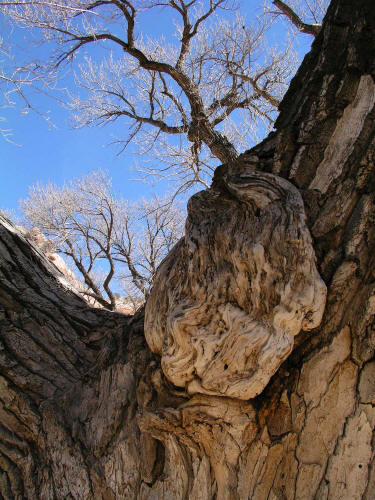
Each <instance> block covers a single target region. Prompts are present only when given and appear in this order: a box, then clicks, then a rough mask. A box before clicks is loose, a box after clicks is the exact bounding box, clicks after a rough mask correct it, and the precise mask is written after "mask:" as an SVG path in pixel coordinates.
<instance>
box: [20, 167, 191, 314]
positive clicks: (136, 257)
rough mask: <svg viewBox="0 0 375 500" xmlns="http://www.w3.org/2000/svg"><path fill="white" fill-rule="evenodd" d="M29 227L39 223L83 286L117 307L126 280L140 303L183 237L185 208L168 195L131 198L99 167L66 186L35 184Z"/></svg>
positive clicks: (27, 211)
mask: <svg viewBox="0 0 375 500" xmlns="http://www.w3.org/2000/svg"><path fill="white" fill-rule="evenodd" d="M21 209H22V211H23V213H24V215H25V217H26V225H27V227H33V226H35V227H37V228H38V229H40V230H41V231H42V233H43V234H44V235H45V236H46V237H47V240H48V241H49V242H50V243H53V245H54V246H55V249H56V251H57V252H58V253H60V254H62V255H63V256H65V257H67V258H68V259H69V261H70V262H71V263H72V264H73V266H74V268H75V270H76V271H78V273H79V276H80V277H81V279H82V281H83V282H84V284H85V287H86V288H85V289H84V290H81V291H82V293H83V294H84V295H85V296H86V297H87V298H91V299H94V301H96V302H97V303H98V304H99V305H101V306H103V307H105V308H107V309H110V310H113V309H115V308H116V302H117V301H118V297H117V295H116V293H115V291H114V290H115V289H114V286H116V285H117V287H119V286H121V288H122V289H123V291H124V292H125V296H126V298H128V299H134V300H135V301H136V302H137V303H138V305H139V302H141V303H142V300H141V301H140V298H142V299H143V300H144V299H145V298H146V297H147V295H148V293H149V289H150V287H151V285H152V281H153V279H154V276H155V273H156V269H157V266H158V265H159V263H160V262H161V260H162V259H163V258H164V257H165V256H166V254H167V253H168V252H169V251H170V250H171V248H172V247H173V246H174V245H175V244H176V243H177V241H178V240H179V239H180V237H181V235H182V232H183V212H182V210H181V209H179V208H178V206H177V205H176V203H172V202H171V201H170V200H168V199H167V197H157V196H155V197H154V198H153V199H151V200H141V201H139V202H137V203H128V202H126V201H125V200H123V199H121V198H119V197H117V196H116V194H115V192H114V189H113V187H112V183H111V179H110V178H109V177H108V175H107V174H106V173H105V172H102V171H96V172H92V173H91V174H89V175H87V176H84V177H81V178H78V179H74V180H73V181H71V182H70V183H68V184H65V185H64V186H62V187H58V186H56V185H54V184H52V183H50V184H47V185H45V186H42V185H39V184H37V185H35V186H32V187H31V188H30V190H29V196H28V198H26V199H24V200H23V201H22V202H21Z"/></svg>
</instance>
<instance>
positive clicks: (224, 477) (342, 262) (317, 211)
mask: <svg viewBox="0 0 375 500" xmlns="http://www.w3.org/2000/svg"><path fill="white" fill-rule="evenodd" d="M374 33H375V11H374V8H373V2H372V0H358V1H357V2H355V3H354V2H351V1H349V0H334V1H333V2H332V5H331V6H330V9H329V11H328V14H327V17H326V20H325V22H324V23H323V26H322V28H321V30H320V32H319V34H318V36H317V37H316V39H315V42H314V44H313V48H312V51H311V52H310V53H309V54H308V55H307V56H306V58H305V60H304V62H303V64H302V66H301V68H300V70H299V72H298V74H297V76H296V77H295V79H294V80H293V82H292V84H291V87H290V89H289V91H288V93H287V95H286V96H285V99H284V100H283V102H282V103H281V106H280V107H281V113H280V117H279V119H278V121H277V123H276V131H275V132H274V133H272V134H271V135H270V136H269V137H268V138H267V139H266V140H265V141H263V142H262V143H261V144H260V145H258V146H257V147H255V148H253V149H252V150H250V151H248V152H247V153H245V154H244V155H242V156H241V157H240V158H239V160H238V162H236V163H232V164H230V165H229V166H225V165H224V166H222V167H220V168H218V169H217V172H216V174H215V179H214V183H213V187H212V189H211V190H209V191H208V192H206V193H205V194H200V195H199V196H198V197H195V198H194V200H193V201H192V208H191V210H192V211H191V212H190V222H189V223H188V234H190V239H191V235H192V233H191V232H190V233H189V231H190V230H192V229H194V231H197V230H201V231H202V234H203V229H204V227H203V226H204V224H205V220H206V217H201V218H199V217H198V216H197V217H196V216H195V215H194V214H198V213H199V210H200V208H199V207H201V209H202V211H204V210H203V208H205V207H206V208H207V200H210V199H211V197H215V196H216V197H220V200H222V201H220V205H215V208H214V211H213V212H214V213H213V214H212V220H211V219H209V221H208V222H209V227H210V228H212V227H214V220H217V221H220V220H221V218H222V219H225V218H226V219H227V220H229V219H230V217H238V218H241V217H242V218H243V219H245V218H246V217H247V218H249V217H250V216H255V210H256V203H255V205H254V206H253V205H251V204H247V205H246V203H244V202H243V200H241V199H239V198H238V196H239V195H238V193H237V194H234V192H233V189H234V188H233V186H232V188H231V184H230V182H232V181H230V179H232V180H234V184H235V185H237V184H238V183H239V179H241V175H242V178H243V176H244V175H245V173H246V172H247V173H246V177H247V178H248V177H249V171H251V172H253V171H255V170H256V171H263V172H265V173H266V174H267V173H269V174H271V175H272V176H278V177H275V178H273V177H267V178H268V179H271V178H272V179H275V185H276V184H277V183H278V182H283V181H281V180H280V181H279V179H280V178H281V177H283V178H284V179H288V180H289V181H290V182H291V183H292V184H293V185H294V186H295V187H296V188H297V189H298V191H299V193H300V195H301V197H302V199H303V201H304V210H305V213H306V221H307V227H308V229H309V230H310V233H311V236H312V238H313V243H312V247H311V248H313V249H314V251H315V254H316V258H317V269H318V271H319V273H320V275H321V277H322V278H323V280H324V282H325V284H326V285H327V302H326V305H325V309H324V315H323V318H322V321H321V323H320V325H319V326H317V325H318V323H319V321H317V322H316V323H314V324H313V326H314V329H313V330H310V331H307V329H306V331H304V330H303V328H302V330H301V331H300V332H299V333H298V335H296V336H295V337H294V346H293V350H292V352H291V353H290V354H289V356H288V357H286V358H284V357H282V358H280V360H279V361H278V362H277V363H276V366H275V368H274V369H273V370H272V373H273V375H272V377H271V379H270V380H269V382H268V384H267V385H266V386H265V387H264V388H263V387H262V389H261V392H260V393H259V394H258V395H257V396H256V397H253V398H252V399H249V400H241V399H239V398H240V397H241V396H239V395H238V394H235V395H231V397H228V396H227V395H225V391H224V393H222V392H221V394H222V395H220V396H219V395H210V394H201V393H199V391H198V392H197V393H194V394H191V393H192V392H195V391H190V394H189V392H188V391H187V390H186V389H187V387H186V386H185V385H184V384H179V385H184V386H183V387H178V386H175V385H173V383H172V382H173V381H174V382H175V380H174V379H173V380H172V382H171V381H169V380H168V377H169V378H171V379H172V378H173V377H170V375H168V370H165V365H164V364H163V362H162V360H161V359H160V356H159V354H158V353H159V352H161V353H162V354H163V349H164V347H163V342H164V339H167V340H168V336H165V337H164V336H163V335H164V334H165V332H164V333H163V335H162V336H161V337H160V338H159V340H155V341H153V340H152V339H151V340H150V338H149V341H150V345H151V347H152V349H153V350H154V351H156V353H155V354H153V353H152V352H151V350H150V349H149V347H148V346H147V344H146V341H145V336H144V331H143V313H142V312H141V313H139V314H138V315H137V316H136V317H133V318H130V317H127V316H124V315H121V314H117V313H112V312H109V311H103V310H98V309H93V308H90V307H88V306H87V304H85V302H84V301H83V300H81V299H80V298H79V297H78V296H77V295H75V294H74V292H73V291H69V290H68V289H67V285H66V283H64V282H63V277H62V275H61V274H60V273H59V272H58V270H57V269H56V268H55V267H54V266H53V264H52V263H51V262H48V261H47V260H46V259H45V258H44V257H43V256H42V255H41V254H40V253H39V251H38V250H37V249H36V248H35V247H33V246H32V245H30V244H29V243H28V242H27V241H26V240H25V239H24V238H23V237H22V235H20V234H19V233H17V231H16V229H15V228H13V227H12V226H11V225H10V224H9V223H7V222H6V221H5V220H2V221H1V224H0V346H1V347H0V493H1V496H2V497H3V498H6V499H13V498H17V499H18V498H30V499H34V498H41V499H50V498H51V499H52V498H57V499H60V498H61V499H62V498H75V499H90V498H93V499H100V498H103V499H117V498H129V499H131V498H137V499H144V500H146V499H158V498H161V499H173V500H177V499H194V500H195V499H202V500H203V499H204V500H206V499H209V498H216V499H221V500H223V499H240V500H242V499H247V498H249V499H250V498H251V499H256V500H263V499H276V498H277V499H283V498H286V499H296V500H297V499H298V500H301V499H306V500H308V499H313V498H319V499H332V500H333V499H337V498H340V499H348V500H353V499H363V500H372V499H373V498H374V491H375V466H374V437H373V436H374V434H373V430H374V426H375V382H374V380H375V379H374V373H375V368H374V353H375V333H374V315H375V284H374V283H375V276H374V271H373V270H374V264H375V225H374V219H375V195H374V192H375V190H374V187H375V176H374V171H375V168H374V158H375V120H374V118H375V107H374V104H375V102H374V98H373V90H374V76H375V36H374ZM251 175H252V174H251ZM262 175H264V174H257V176H258V177H257V178H258V179H259V178H261V176H262ZM246 182H247V181H246ZM231 189H232V191H231ZM241 189H242V187H241ZM292 190H293V188H292ZM271 191H272V190H271ZM261 198H262V197H261ZM227 202H228V203H229V202H230V204H227ZM274 203H275V200H272V202H271V205H272V204H274ZM277 203H279V202H278V201H276V205H277ZM245 205H246V207H250V208H248V209H246V210H248V212H246V210H245V211H244V208H245ZM250 205H251V206H250ZM271 205H270V206H271ZM276 205H272V206H273V207H275V206H276ZM220 207H221V208H220ZM234 207H236V208H234ZM258 208H259V207H258ZM283 209H285V206H283ZM266 212H267V207H266V208H265V207H264V205H263V206H262V208H261V211H260V213H259V214H260V215H259V217H260V220H262V217H265V213H266ZM193 216H194V217H195V219H194V221H192V220H191V218H192V217H193ZM198 219H199V220H198ZM195 224H197V225H196V226H195ZM235 226H236V224H234V222H231V227H233V228H234V227H235ZM238 227H239V228H240V229H241V228H242V229H243V228H244V227H247V226H246V225H245V226H244V225H241V224H238ZM297 227H298V225H297ZM189 228H190V229H189ZM197 228H198V229H197ZM302 229H303V227H302ZM233 230H234V229H233ZM303 231H304V230H303ZM303 231H302V232H303ZM217 232H218V231H217ZM214 234H216V233H212V236H213V235H214ZM280 234H281V233H280ZM304 234H305V239H304V240H303V241H304V248H305V249H306V248H307V247H308V245H307V244H306V241H308V239H309V238H310V237H309V236H307V235H308V231H307V229H306V231H305V233H304ZM231 238H232V239H234V240H236V241H237V240H238V241H240V240H241V238H243V235H242V233H241V234H239V235H237V236H236V235H234V234H233V236H232V235H231ZM188 239H189V238H187V240H186V241H188ZM199 241H200V242H201V243H200V246H199V252H201V254H202V255H203V254H204V249H203V247H202V240H199ZM209 243H210V245H211V244H212V246H211V248H216V247H215V245H213V243H215V244H216V243H217V242H216V241H215V242H214V241H210V242H209ZM283 243H285V242H283V241H281V242H280V244H278V242H277V240H276V239H275V241H271V242H270V243H269V245H271V246H272V244H275V247H276V248H277V246H279V247H280V252H281V254H282V252H283V250H282V249H283ZM263 244H264V245H265V243H264V242H263ZM183 245H186V243H180V244H179V246H178V247H177V248H176V249H175V250H174V252H175V253H174V254H172V257H171V258H169V259H170V260H168V261H166V262H165V263H164V264H163V266H169V268H170V271H168V272H169V273H170V274H169V276H170V277H172V276H173V272H175V271H176V268H174V267H173V266H175V265H177V263H178V262H179V263H180V264H179V265H182V264H181V261H179V260H178V259H175V261H174V260H173V256H174V255H176V253H178V252H181V251H182V250H181V247H182V246H183ZM285 245H286V243H285ZM306 245H307V246H306ZM217 248H219V250H218V256H217V261H216V262H220V259H221V258H223V262H224V260H225V259H226V261H229V260H230V259H229V257H231V258H232V255H230V252H231V250H230V249H229V248H227V249H226V250H225V252H226V255H222V253H221V252H222V249H221V248H220V245H219V246H218V247H217ZM269 248H270V247H269ZM186 251H187V250H186ZM199 252H198V253H199ZM273 253H274V252H273ZM307 253H309V252H307ZM195 255H198V254H196V253H195V252H194V253H193V256H192V257H193V258H194V257H195ZM205 255H207V254H205ZM276 257H277V256H276ZM297 260H298V259H297ZM298 262H300V263H302V262H305V261H304V260H303V259H302V260H301V261H298ZM308 262H314V258H313V255H312V259H310V260H308ZM246 265H250V264H249V263H248V261H246ZM215 266H216V268H218V267H219V266H218V264H215ZM314 266H315V264H314ZM302 267H303V266H302ZM311 269H312V273H313V272H314V271H313V268H311ZM182 271H184V272H185V271H186V270H184V269H181V272H182ZM193 271H194V269H192V271H191V272H193ZM160 272H162V271H160ZM206 272H207V267H206V265H205V266H203V268H202V269H201V270H200V269H199V267H198V266H197V269H196V273H195V275H194V273H193V276H194V279H195V280H196V281H197V283H198V282H199V279H201V280H202V283H201V285H202V286H203V287H204V286H206V284H207V283H206V282H207V275H206V274H205V273H206ZM213 272H216V269H214V270H213ZM292 274H293V273H291V275H292ZM307 275H309V273H307ZM177 278H179V275H178V274H177V275H176V279H177ZM170 279H171V278H170ZM189 279H190V278H189ZM212 279H213V282H214V283H215V279H216V277H215V275H213V276H212ZM232 279H233V277H232ZM310 279H311V275H310ZM287 281H288V280H286V282H287ZM241 283H242V282H241ZM173 286H174V282H173V280H172V279H171V281H170V283H168V289H167V290H164V291H163V293H164V294H165V295H163V296H168V294H172V293H173V292H172V289H173ZM220 286H221V285H220ZM245 288H246V287H245ZM242 289H243V285H242V284H241V285H240V286H239V287H238V297H237V298H236V301H237V305H235V306H234V307H238V304H240V302H239V297H241V290H242ZM249 290H250V291H251V290H253V287H251V286H250V288H249V289H248V291H247V293H246V294H244V295H243V298H242V299H241V300H242V301H243V309H244V310H246V307H248V308H247V310H246V314H248V313H249V312H250V310H251V307H250V304H253V303H255V302H254V300H255V299H254V300H253V299H252V300H253V302H251V301H250V299H249V295H250V296H251V293H250V292H249ZM231 293H233V291H232V289H230V290H229V291H228V294H229V295H228V299H229V301H228V303H232V297H231V296H230V294H231ZM191 294H194V289H193V288H191ZM163 300H164V299H163ZM168 300H169V299H168ZM246 300H248V306H246V304H245V303H246ZM269 301H270V302H269ZM268 302H269V303H270V304H272V293H271V292H269V293H265V295H264V297H263V298H262V307H265V308H267V304H268ZM219 306H220V304H219ZM274 306H275V307H277V301H276V302H275V303H274ZM167 307H169V303H168V304H166V303H164V302H163V301H161V303H160V304H159V305H154V306H152V304H150V309H149V310H148V312H147V314H148V318H147V322H151V323H153V322H156V323H157V322H158V321H165V320H162V319H161V317H162V316H159V315H160V314H162V313H163V308H167ZM241 307H242V306H241ZM269 309H270V310H272V307H271V306H270V307H269ZM307 309H308V308H307ZM194 319H195V321H196V322H197V327H199V326H200V321H201V318H200V316H199V315H197V317H196V318H194ZM301 325H302V323H301ZM234 330H236V332H237V328H235V329H234ZM234 333H235V332H234ZM237 334H238V332H237ZM151 337H152V335H151ZM152 342H155V346H156V345H158V346H161V349H159V347H157V348H156V347H155V348H154V347H153V344H152ZM158 343H159V344H158ZM235 355H236V353H233V357H234V356H235ZM281 361H282V364H281V366H278V365H279V362H281ZM188 364H189V363H188ZM224 364H225V363H224ZM187 368H189V366H188V367H187ZM257 368H260V369H263V368H264V369H267V367H263V366H262V365H261V366H259V367H257ZM228 369H229V364H228ZM163 370H165V371H166V375H167V377H166V376H165V373H164V371H163ZM187 371H188V370H187ZM224 371H225V370H224ZM220 376H221V377H222V378H221V379H220V380H221V382H220V384H221V386H222V384H225V383H226V382H225V375H224V373H222V372H221V375H220ZM223 377H224V378H223ZM245 378H246V377H245ZM221 386H220V387H221ZM227 387H228V390H230V387H231V385H230V383H228V384H227ZM200 392H202V391H200ZM218 392H219V393H220V391H218ZM256 392H257V391H256Z"/></svg>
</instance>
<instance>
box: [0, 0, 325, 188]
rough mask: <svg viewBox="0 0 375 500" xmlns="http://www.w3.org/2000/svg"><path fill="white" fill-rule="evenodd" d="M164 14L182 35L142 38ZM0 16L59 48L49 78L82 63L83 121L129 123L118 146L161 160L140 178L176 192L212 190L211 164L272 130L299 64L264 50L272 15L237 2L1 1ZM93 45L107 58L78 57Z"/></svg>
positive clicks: (286, 53)
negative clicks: (251, 12) (250, 16)
mask: <svg viewBox="0 0 375 500" xmlns="http://www.w3.org/2000/svg"><path fill="white" fill-rule="evenodd" d="M314 2H318V0H314ZM318 3H319V2H318ZM280 5H281V4H280ZM280 5H278V7H279V8H280ZM283 5H284V4H283ZM160 8H165V9H167V10H168V11H169V12H170V15H171V22H173V21H175V22H176V29H177V33H176V35H177V36H176V37H173V38H170V39H167V40H155V39H152V38H150V37H148V35H147V33H143V32H142V12H143V11H144V10H153V11H155V15H157V13H158V9H160ZM223 10H225V11H226V14H227V15H226V17H225V18H224V17H223V16H221V17H220V16H219V13H220V11H223ZM0 11H1V12H2V13H3V14H5V15H6V16H8V18H10V19H13V21H14V22H16V23H17V24H18V25H20V26H24V27H25V26H26V27H30V28H34V29H35V28H36V29H38V30H39V31H40V32H41V33H43V37H44V40H45V41H47V42H48V43H49V44H51V43H52V44H54V46H55V48H56V54H55V56H54V57H53V58H52V60H49V61H48V63H46V62H45V61H44V63H43V64H42V63H39V66H38V68H39V69H40V68H42V67H44V69H45V70H46V71H47V73H48V74H51V72H56V71H58V69H59V68H60V67H61V66H62V65H63V63H66V62H67V61H73V60H74V59H75V58H78V60H79V61H78V64H77V67H76V70H77V84H78V85H79V86H80V87H81V88H82V89H83V92H81V93H80V94H79V95H76V96H73V97H72V99H71V107H72V109H73V113H74V115H75V119H76V122H77V124H78V125H93V124H105V123H109V122H112V121H115V120H118V119H120V118H121V119H124V121H125V123H126V124H127V125H128V126H129V130H130V133H129V135H128V137H127V138H125V139H124V138H120V139H119V142H120V143H121V145H122V147H123V148H125V147H126V146H127V144H128V143H129V142H130V141H135V142H136V143H137V146H138V149H139V152H140V153H141V154H144V153H146V152H150V151H152V152H153V155H154V156H155V157H156V160H157V162H158V163H159V165H158V166H157V167H154V166H153V165H152V166H151V167H150V166H149V165H147V164H142V165H141V166H140V170H141V172H143V174H144V175H150V174H152V175H157V176H163V177H166V176H168V177H170V178H173V179H174V180H175V181H176V182H177V186H178V190H179V191H183V190H187V189H189V187H190V186H191V185H193V184H195V183H198V184H201V185H203V186H204V187H207V186H208V184H209V180H210V179H211V176H212V172H213V168H214V162H213V161H212V160H213V158H215V159H219V160H220V161H221V162H222V163H228V162H231V161H234V160H235V159H236V158H237V156H238V151H239V150H241V149H242V150H243V149H244V148H245V145H246V144H249V135H252V136H253V139H254V136H256V133H257V130H258V129H259V127H260V128H262V130H264V129H266V130H267V129H269V128H270V127H271V128H272V124H273V121H274V119H275V116H276V115H275V111H276V108H277V106H278V103H279V102H280V99H281V97H282V95H283V94H284V92H285V90H286V88H287V84H288V82H289V80H290V77H291V75H292V74H293V73H294V70H295V68H296V62H297V61H296V58H295V56H294V52H293V50H292V49H293V47H292V44H289V43H281V44H280V46H279V47H274V48H268V49H267V47H266V45H267V33H268V32H269V30H270V29H271V28H272V24H273V19H274V18H273V17H272V16H268V17H267V16H260V17H259V18H258V19H257V20H256V21H254V22H253V23H252V24H251V23H250V22H249V21H248V20H245V19H244V18H242V17H241V16H240V14H239V13H238V12H236V9H235V5H234V2H233V1H231V0H209V1H198V0H193V1H186V0H168V1H163V2H159V1H148V2H144V1H143V0H135V1H122V0H121V1H120V0H105V1H104V0H101V1H88V0H85V1H84V0H70V1H69V2H64V3H59V2H55V1H54V0H44V1H39V0H32V1H27V2H26V1H21V2H19V1H15V0H14V1H9V2H0ZM290 12H292V10H291V9H290ZM229 13H231V16H229ZM296 15H297V14H296ZM297 17H298V16H297ZM138 18H139V19H140V23H141V24H140V28H138V25H137V20H138ZM305 31H306V30H305ZM93 44H95V45H100V46H102V47H105V48H106V51H105V54H104V57H103V58H102V59H100V57H99V56H98V52H97V53H96V54H95V57H90V56H89V55H85V57H84V58H82V57H81V52H83V50H85V51H86V50H88V48H89V47H90V45H93ZM108 49H109V51H108ZM263 133H264V132H263ZM163 165H164V166H163Z"/></svg>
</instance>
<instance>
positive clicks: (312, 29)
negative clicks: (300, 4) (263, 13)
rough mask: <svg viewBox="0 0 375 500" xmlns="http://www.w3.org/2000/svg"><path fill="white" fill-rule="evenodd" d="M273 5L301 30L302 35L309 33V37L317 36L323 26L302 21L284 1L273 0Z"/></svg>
mask: <svg viewBox="0 0 375 500" xmlns="http://www.w3.org/2000/svg"><path fill="white" fill-rule="evenodd" d="M273 4H274V5H275V6H276V7H277V8H278V9H279V10H280V11H281V12H282V14H284V16H286V17H287V18H288V19H289V21H290V22H291V23H292V24H293V25H294V26H295V27H296V28H297V29H298V30H299V31H301V33H307V34H308V35H313V36H317V35H318V33H319V31H320V29H321V26H320V25H319V24H307V23H304V22H303V21H302V19H301V18H300V17H299V16H298V15H297V14H296V13H295V12H294V10H293V9H291V8H290V7H289V5H287V4H286V3H284V2H282V0H273Z"/></svg>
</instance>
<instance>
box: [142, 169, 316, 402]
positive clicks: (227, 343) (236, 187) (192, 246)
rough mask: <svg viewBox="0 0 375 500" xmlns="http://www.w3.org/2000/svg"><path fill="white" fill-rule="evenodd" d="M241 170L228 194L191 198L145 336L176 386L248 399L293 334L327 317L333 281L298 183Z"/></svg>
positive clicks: (228, 182) (229, 178)
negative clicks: (323, 270) (319, 263)
mask: <svg viewBox="0 0 375 500" xmlns="http://www.w3.org/2000/svg"><path fill="white" fill-rule="evenodd" d="M238 168H239V169H240V170H241V173H238V174H230V175H229V174H228V175H225V176H224V178H223V179H222V182H221V191H219V190H215V189H211V190H207V191H202V192H200V193H198V194H196V195H195V196H193V197H192V198H191V200H190V201H189V205H188V219H187V222H186V236H185V238H184V239H182V240H181V241H180V243H179V244H178V245H177V247H176V248H175V249H174V250H173V251H172V252H171V253H170V255H169V256H168V257H167V258H166V259H165V260H164V262H163V264H162V265H161V266H160V268H159V271H158V273H157V276H156V280H155V284H154V287H153V289H152V292H151V295H150V298H149V300H148V302H147V305H146V311H145V335H146V339H147V342H148V345H149V346H150V348H151V350H152V351H153V352H155V353H157V354H159V355H161V365H162V369H163V372H164V374H165V375H166V377H167V378H168V379H169V380H170V381H171V382H172V383H173V384H174V385H176V386H178V387H182V388H186V389H187V391H188V393H190V394H194V393H203V394H211V395H217V396H229V397H234V398H239V399H244V400H246V399H249V398H253V397H255V396H257V395H258V394H260V393H261V392H262V390H263V389H264V387H265V386H266V385H267V383H268V382H269V380H270V378H271V377H272V375H273V374H274V373H275V372H276V370H277V369H278V368H279V366H280V364H281V363H282V362H283V361H284V360H285V359H286V358H287V356H288V355H289V354H290V352H291V351H292V348H293V343H294V337H295V336H296V335H298V333H299V332H300V331H301V330H310V329H312V328H316V327H317V326H318V325H319V324H320V321H321V318H322V315H323V312H324V305H325V298H326V287H325V284H324V282H323V280H322V279H321V278H320V276H319V274H318V271H317V269H316V259H315V253H314V250H313V247H312V242H311V237H310V233H309V231H308V229H307V226H306V217H305V212H304V207H303V201H302V198H301V195H300V194H299V192H298V190H297V189H296V188H295V187H294V186H293V185H292V184H290V183H289V182H288V181H286V180H284V179H282V178H280V177H278V176H276V175H273V174H265V173H260V172H256V171H254V170H251V169H249V168H248V169H246V167H244V166H242V165H238ZM223 187H225V189H224V191H223Z"/></svg>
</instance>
